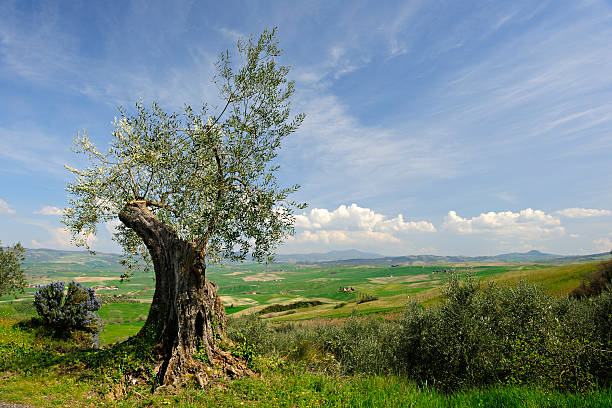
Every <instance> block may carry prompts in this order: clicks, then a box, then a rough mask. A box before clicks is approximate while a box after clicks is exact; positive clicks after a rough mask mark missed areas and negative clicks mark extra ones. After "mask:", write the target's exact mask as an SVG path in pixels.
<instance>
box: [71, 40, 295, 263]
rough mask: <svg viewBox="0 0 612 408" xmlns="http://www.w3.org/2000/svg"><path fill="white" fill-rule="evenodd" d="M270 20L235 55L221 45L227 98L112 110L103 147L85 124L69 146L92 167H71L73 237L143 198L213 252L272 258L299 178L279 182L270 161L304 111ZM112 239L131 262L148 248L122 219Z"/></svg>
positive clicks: (79, 239) (287, 229)
mask: <svg viewBox="0 0 612 408" xmlns="http://www.w3.org/2000/svg"><path fill="white" fill-rule="evenodd" d="M281 54H282V51H281V50H280V49H279V48H278V41H277V40H276V39H275V30H272V31H267V30H266V31H264V32H263V34H262V35H261V36H260V37H259V39H257V40H256V39H254V38H253V37H252V36H251V37H250V38H249V39H248V40H246V41H243V40H240V41H239V42H238V55H239V58H238V60H239V64H235V63H234V61H233V59H232V56H231V54H230V53H229V52H224V53H222V54H221V55H220V58H219V60H218V62H217V65H216V67H217V74H216V75H215V77H214V78H213V81H214V83H215V84H216V85H217V88H218V90H219V96H220V98H221V99H222V100H223V101H224V102H223V106H222V107H221V108H219V109H217V108H215V109H211V110H215V111H216V112H217V113H215V114H211V113H209V109H208V106H207V105H206V104H205V105H204V106H203V108H202V109H201V110H199V111H195V110H193V109H192V108H191V107H189V106H186V107H185V110H184V112H183V113H181V114H178V113H166V112H165V111H163V110H162V109H161V108H160V107H159V106H158V105H157V104H156V103H153V104H152V106H151V108H147V107H145V106H144V105H143V103H142V102H139V103H137V104H136V111H135V112H134V113H133V114H129V113H128V112H126V111H125V110H123V109H121V108H120V110H119V112H120V117H119V118H118V119H115V121H114V123H113V126H114V128H115V130H114V132H113V133H112V140H111V142H110V148H109V150H108V151H107V152H101V151H99V150H98V149H97V148H96V147H95V146H94V144H93V143H92V142H91V140H90V139H89V138H88V137H87V134H86V133H85V132H83V133H82V134H79V135H78V136H77V138H76V139H75V148H74V150H75V151H76V152H77V153H82V154H84V155H86V156H87V157H88V159H89V161H90V163H91V164H90V167H88V168H87V169H84V170H79V169H75V168H69V170H70V171H72V172H73V173H74V174H75V175H76V180H75V181H74V182H72V183H70V184H68V187H67V190H68V192H69V193H70V194H71V195H72V196H73V198H72V199H71V200H70V202H69V207H68V208H67V209H66V213H65V217H64V219H63V222H64V223H65V224H66V225H67V227H68V229H69V230H70V231H71V232H72V236H73V239H74V241H75V242H76V243H77V244H79V245H85V246H86V245H87V238H88V237H89V236H90V235H91V234H95V233H96V228H97V225H98V224H99V223H101V222H108V221H111V220H113V219H116V218H117V214H118V212H120V211H121V210H122V208H124V207H125V205H126V204H128V203H130V202H134V201H145V202H146V204H147V207H148V208H149V209H150V210H151V211H153V212H154V214H155V215H156V216H157V217H158V218H159V219H160V220H161V221H162V222H164V223H166V224H167V225H169V226H171V227H172V228H173V229H174V230H175V231H176V232H177V233H178V234H179V236H180V237H181V238H183V239H185V240H188V241H191V242H193V243H194V244H195V245H197V247H198V248H199V249H200V250H201V251H202V252H203V253H206V255H207V257H208V258H209V259H210V258H212V259H215V260H216V259H220V258H229V259H244V258H245V256H246V255H247V254H248V253H249V252H252V254H253V256H254V257H255V258H256V259H259V260H262V259H266V258H269V257H270V256H271V253H272V251H273V249H274V248H275V246H276V244H277V243H278V242H280V241H281V240H282V239H283V238H284V237H285V236H286V235H287V234H290V233H292V232H293V221H294V216H293V212H294V211H295V209H296V208H302V205H300V204H298V203H295V202H293V201H292V200H290V199H289V195H290V193H292V192H294V191H295V190H296V189H297V188H298V186H297V185H295V186H291V187H281V186H279V185H278V184H277V180H276V177H275V173H276V171H277V170H278V166H274V165H272V164H271V161H272V160H273V159H274V158H275V157H276V155H277V152H278V149H279V147H280V144H281V140H282V139H283V138H284V137H285V136H287V135H289V134H290V133H292V132H294V131H295V130H296V129H297V128H298V126H299V125H300V124H301V122H302V121H303V119H304V115H302V114H299V115H296V116H294V117H292V116H291V113H290V104H291V103H290V98H291V96H292V94H293V93H294V83H293V82H292V81H288V80H287V74H288V72H289V67H287V66H282V65H278V64H277V62H276V59H277V57H279V56H280V55H281ZM114 239H115V240H116V241H117V242H118V243H119V244H120V245H121V246H122V247H123V248H124V251H125V254H126V255H127V256H128V258H127V259H129V260H130V262H129V263H130V265H134V263H133V261H134V260H135V259H136V257H137V256H138V255H142V256H144V257H145V259H146V256H147V251H146V250H145V248H144V246H143V244H142V241H141V239H140V238H139V237H138V236H137V235H136V234H135V233H134V232H133V231H132V230H130V229H128V228H126V227H125V226H123V225H120V226H119V227H118V228H117V231H116V233H115V236H114Z"/></svg>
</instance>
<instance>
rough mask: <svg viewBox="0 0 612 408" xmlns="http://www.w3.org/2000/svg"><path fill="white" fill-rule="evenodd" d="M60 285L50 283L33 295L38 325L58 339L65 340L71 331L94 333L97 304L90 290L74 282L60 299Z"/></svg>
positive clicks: (61, 287)
mask: <svg viewBox="0 0 612 408" xmlns="http://www.w3.org/2000/svg"><path fill="white" fill-rule="evenodd" d="M64 288H65V285H64V282H52V283H50V284H48V285H45V286H42V287H41V288H40V289H39V290H38V292H36V294H35V295H34V307H35V308H36V311H37V312H38V315H39V316H40V320H41V322H42V325H43V326H45V327H47V328H49V329H50V330H51V331H53V332H54V333H55V335H56V336H58V337H66V336H68V335H70V333H72V331H74V330H82V331H87V332H92V333H95V332H97V331H98V328H99V327H98V320H99V317H98V315H96V314H95V313H94V312H95V311H97V310H99V309H100V301H99V299H98V298H97V297H96V295H95V292H94V290H93V289H91V288H88V287H85V286H83V285H81V284H80V283H77V282H74V281H73V282H70V283H69V284H68V289H67V291H66V294H65V295H64Z"/></svg>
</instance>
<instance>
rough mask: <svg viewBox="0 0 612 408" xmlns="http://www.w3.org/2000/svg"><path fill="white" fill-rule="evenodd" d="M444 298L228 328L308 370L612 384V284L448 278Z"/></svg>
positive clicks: (444, 386)
mask: <svg viewBox="0 0 612 408" xmlns="http://www.w3.org/2000/svg"><path fill="white" fill-rule="evenodd" d="M443 294H444V300H443V301H442V302H441V303H440V304H438V305H436V306H432V307H431V308H427V309H426V308H424V307H423V306H421V305H420V304H418V303H417V302H415V301H413V302H410V303H409V304H408V305H407V307H406V310H405V312H404V315H403V317H402V318H401V319H400V320H399V321H384V320H382V319H376V318H372V317H360V316H352V317H350V318H349V319H347V320H345V321H344V322H343V323H341V324H334V323H331V322H330V323H327V324H319V325H313V324H296V323H294V324H286V325H282V326H272V325H270V324H268V323H267V322H266V321H263V320H261V319H258V318H257V317H255V316H251V317H248V318H239V319H231V320H230V323H229V334H230V337H233V338H234V340H235V341H240V340H241V339H242V341H244V339H245V338H246V341H248V342H252V343H253V344H254V345H255V346H257V350H258V351H259V352H261V353H263V354H264V355H268V356H275V357H281V358H285V359H290V360H292V361H295V362H299V363H301V364H304V366H305V367H306V368H309V369H311V370H318V371H326V372H332V371H333V370H335V371H333V372H340V373H345V374H357V373H369V374H374V373H375V374H387V373H392V374H401V375H405V376H406V377H408V378H409V379H410V380H413V381H417V382H419V383H425V384H430V385H435V386H436V387H437V388H439V389H441V390H443V391H454V390H457V389H466V388H471V387H480V386H487V385H490V384H495V383H511V384H528V385H536V386H540V387H544V388H556V389H560V390H566V391H572V392H586V391H589V390H591V389H593V388H595V387H597V386H607V385H609V384H610V382H611V380H612V378H611V376H612V370H610V367H612V352H611V350H612V290H610V288H608V289H606V290H604V291H603V292H602V293H601V294H600V295H599V296H597V297H593V298H583V299H574V298H563V299H555V298H553V297H551V296H549V295H547V294H546V293H545V292H544V291H543V289H542V288H540V287H539V286H537V285H533V284H530V283H527V282H520V283H518V284H517V285H515V286H500V285H496V284H488V285H481V284H479V283H478V282H477V281H475V280H470V279H468V280H467V281H461V280H460V279H459V278H458V277H457V276H451V278H450V279H449V281H448V283H447V284H446V285H445V287H444V290H443ZM240 333H242V334H244V337H241V334H240Z"/></svg>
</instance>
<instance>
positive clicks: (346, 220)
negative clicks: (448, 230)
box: [295, 203, 436, 233]
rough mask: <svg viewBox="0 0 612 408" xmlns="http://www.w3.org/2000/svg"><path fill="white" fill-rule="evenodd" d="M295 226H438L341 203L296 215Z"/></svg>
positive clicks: (416, 229)
mask: <svg viewBox="0 0 612 408" xmlns="http://www.w3.org/2000/svg"><path fill="white" fill-rule="evenodd" d="M295 226H296V227H298V228H304V229H315V230H316V229H325V230H344V231H371V232H386V233H390V232H402V233H407V232H435V231H436V228H435V227H434V226H433V224H432V223H430V222H427V221H416V222H415V221H404V217H403V216H402V214H398V215H397V216H396V217H395V218H391V219H387V218H386V217H385V216H384V215H382V214H378V213H376V212H374V211H373V210H371V209H369V208H362V207H359V206H358V205H357V204H355V203H353V204H351V205H350V206H348V207H347V206H346V205H341V206H339V207H338V208H337V209H335V210H333V211H329V210H327V209H325V208H313V209H312V210H310V213H308V214H306V213H304V214H301V215H297V216H296V222H295Z"/></svg>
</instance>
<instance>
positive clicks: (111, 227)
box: [104, 219, 121, 235]
mask: <svg viewBox="0 0 612 408" xmlns="http://www.w3.org/2000/svg"><path fill="white" fill-rule="evenodd" d="M119 225H121V221H119V220H118V219H115V220H112V221H107V222H105V223H104V228H106V230H107V231H108V233H109V234H111V235H113V234H114V233H115V232H116V228H117V227H118V226H119Z"/></svg>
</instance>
